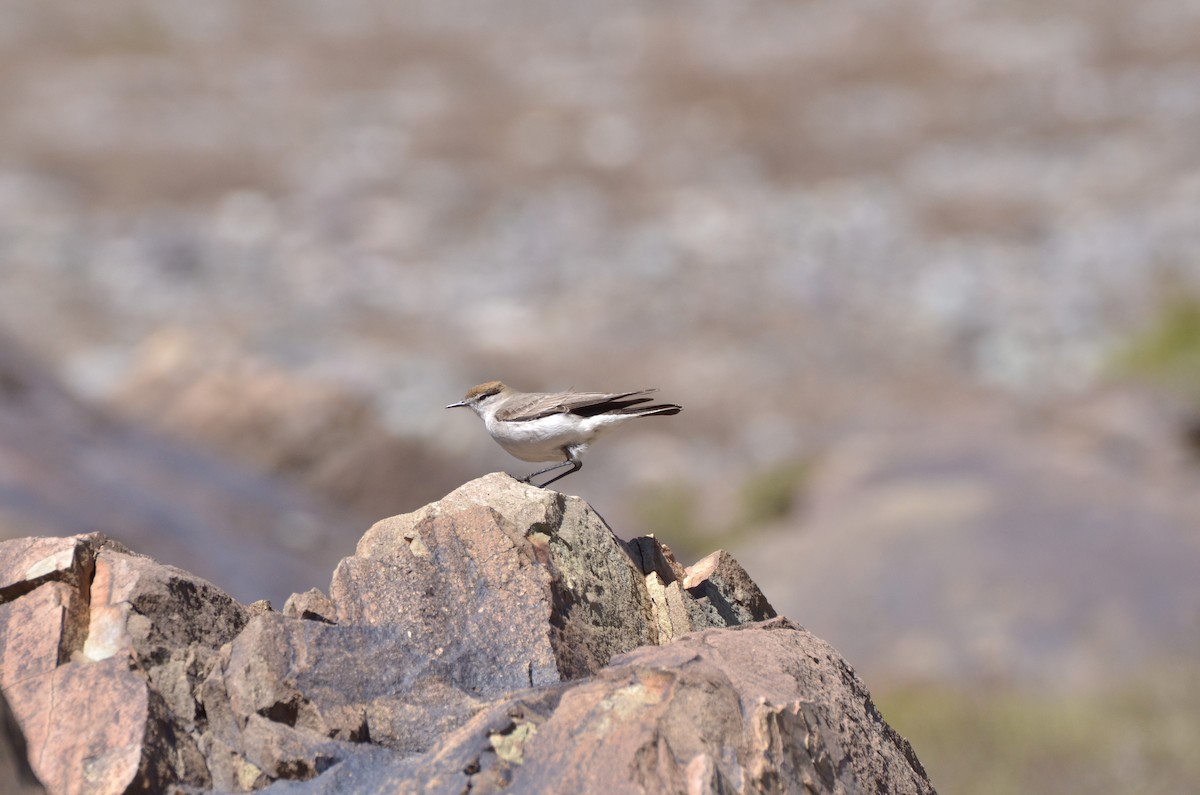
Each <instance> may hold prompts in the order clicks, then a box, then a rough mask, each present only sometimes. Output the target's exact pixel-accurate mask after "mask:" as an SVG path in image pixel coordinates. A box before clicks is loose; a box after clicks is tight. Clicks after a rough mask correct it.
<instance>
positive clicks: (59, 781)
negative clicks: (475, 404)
mask: <svg viewBox="0 0 1200 795" xmlns="http://www.w3.org/2000/svg"><path fill="white" fill-rule="evenodd" d="M0 564H2V565H0V598H2V599H3V600H4V601H3V602H2V603H0V688H2V689H3V691H4V693H5V694H6V696H7V697H8V698H9V699H10V702H11V705H12V709H13V712H14V714H15V715H16V717H17V720H18V722H19V723H20V725H21V727H22V728H23V730H24V733H25V737H26V738H27V739H28V747H29V758H30V759H31V760H32V761H33V769H34V770H35V771H36V772H37V774H38V776H39V777H40V778H41V780H42V781H43V782H45V784H46V786H47V789H48V791H49V792H51V793H75V792H89V793H91V792H103V793H108V792H113V793H123V792H143V791H150V792H159V791H164V790H169V789H176V790H179V789H182V790H185V791H188V792H207V791H215V792H244V791H249V790H253V789H260V788H263V787H268V788H269V789H270V790H271V791H277V792H302V793H351V792H353V793H359V792H418V791H431V792H455V793H458V792H463V791H466V790H468V789H469V790H470V791H472V792H489V791H496V790H498V789H505V788H509V789H510V791H519V792H559V791H563V790H564V788H565V789H568V790H572V791H590V790H595V789H605V790H606V791H607V790H611V791H614V792H626V791H627V792H635V791H639V792H640V791H655V792H659V791H661V792H714V793H717V792H735V791H746V790H747V789H750V790H754V791H763V792H774V791H779V792H783V791H798V790H800V789H802V788H808V791H816V792H843V791H852V790H859V789H866V788H871V789H882V790H886V791H894V792H901V793H908V792H912V793H924V792H932V788H931V787H930V786H929V783H928V780H927V779H926V778H925V775H924V772H923V771H922V770H921V767H920V764H919V763H918V762H917V761H916V757H915V756H914V755H913V754H912V751H911V749H910V748H909V747H908V745H907V743H905V742H904V741H903V740H902V739H901V738H899V737H898V736H896V735H895V733H894V732H892V731H891V729H890V728H888V727H887V725H886V724H885V723H883V721H882V719H881V718H880V717H879V715H878V713H877V712H875V710H874V707H873V706H871V703H870V699H869V697H868V695H867V692H866V688H865V687H864V686H863V685H862V683H861V682H860V681H859V680H858V678H857V677H856V676H855V675H854V673H853V671H851V670H850V668H849V666H848V665H847V664H846V663H845V662H844V661H843V660H842V659H841V658H840V657H838V656H837V654H836V653H835V652H833V651H832V649H830V648H829V647H828V646H826V645H825V644H824V643H822V642H821V641H819V640H817V639H816V638H814V637H813V636H811V635H810V634H809V633H807V632H806V631H804V630H803V629H801V628H800V627H798V626H796V625H794V624H792V623H790V622H788V621H786V620H783V619H777V618H774V611H773V610H772V608H771V606H770V604H769V603H768V602H767V600H766V598H765V597H764V596H763V594H762V593H761V591H759V589H758V588H757V586H755V585H754V583H753V581H752V580H751V579H750V577H749V576H748V575H747V574H746V572H745V571H744V570H743V569H742V567H741V566H740V565H738V563H737V562H736V561H735V560H734V559H733V558H732V557H730V556H729V555H728V554H726V553H724V552H718V553H714V554H713V555H710V556H709V557H708V558H705V559H704V560H703V561H701V562H700V563H698V564H696V565H695V566H692V567H685V566H682V565H681V564H680V563H679V562H678V561H676V560H675V558H674V556H673V555H672V553H671V551H670V549H668V548H667V547H665V546H663V545H662V544H660V543H659V542H657V541H656V540H655V539H653V538H640V539H635V540H634V541H631V542H624V541H621V540H620V539H618V538H617V537H616V536H615V535H613V533H612V531H611V530H610V529H609V528H608V526H607V525H605V524H604V522H603V520H602V519H601V518H600V517H599V516H598V515H597V514H596V513H595V512H594V511H593V510H592V509H591V508H590V507H589V506H588V505H587V504H586V503H584V502H583V501H581V500H579V499H577V498H571V497H566V496H564V495H562V494H558V493H556V492H553V491H546V490H543V489H538V488H535V487H531V486H528V485H525V484H521V483H519V482H517V481H515V480H513V479H512V478H510V477H508V476H507V475H502V474H494V475H489V476H487V477H484V478H480V479H478V480H476V481H472V482H470V483H468V484H466V485H465V486H463V487H461V488H459V489H457V490H456V491H454V492H452V493H451V494H449V495H447V496H446V497H445V498H444V499H442V500H440V501H438V502H436V503H432V504H430V505H427V506H425V507H424V508H422V509H420V510H418V511H415V512H413V513H410V514H405V515H402V516H396V517H392V518H390V519H385V520H383V521H381V522H379V523H377V524H376V525H375V526H374V527H372V528H371V529H370V530H368V531H367V533H366V534H365V535H364V536H363V537H362V539H361V540H360V542H359V544H358V548H357V552H356V554H355V555H353V556H352V557H349V558H346V559H344V560H343V561H342V562H341V563H340V564H339V565H338V566H337V568H336V570H335V571H334V574H333V579H332V583H331V585H330V589H329V593H328V595H326V594H325V593H323V592H321V591H318V590H316V589H313V590H310V591H308V592H306V593H303V594H294V595H293V596H292V597H291V598H290V599H289V600H288V601H287V604H286V606H285V607H284V611H283V612H282V613H276V612H274V611H272V610H271V609H270V606H269V605H268V604H266V603H265V602H263V603H255V604H254V605H251V606H248V607H243V606H242V605H239V604H238V603H237V602H235V601H234V600H233V599H231V598H230V597H229V596H227V595H226V594H224V593H223V592H221V591H220V590H219V589H217V588H216V587H214V586H213V585H212V584H210V583H207V582H205V581H204V580H201V579H200V578H197V577H194V576H192V575H190V574H188V573H187V572H183V571H181V570H179V569H176V568H174V567H171V566H165V565H162V564H159V563H157V562H155V561H153V560H151V559H149V558H146V557H144V556H142V555H138V554H136V553H133V552H131V551H130V550H128V549H125V548H123V547H120V546H119V545H114V544H112V543H111V542H110V541H108V540H107V539H106V538H104V537H103V536H100V535H98V534H92V535H88V536H75V537H71V538H65V539H21V540H19V541H10V542H5V543H0ZM695 630H703V631H702V632H695Z"/></svg>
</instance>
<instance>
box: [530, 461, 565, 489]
mask: <svg viewBox="0 0 1200 795" xmlns="http://www.w3.org/2000/svg"><path fill="white" fill-rule="evenodd" d="M570 465H571V459H570V458H568V459H567V460H566V461H559V462H558V463H557V464H551V465H550V466H548V467H546V468H545V469H539V470H538V471H537V472H530V473H529V474H528V475H526V476H525V477H523V478H521V482H522V483H530V484H532V483H533V479H534V478H536V477H537V476H538V475H544V474H545V473H547V472H553V471H554V470H556V469H562V468H563V467H565V466H570ZM572 471H574V470H572ZM563 474H566V475H569V474H571V473H570V472H564V473H563ZM560 477H561V476H560Z"/></svg>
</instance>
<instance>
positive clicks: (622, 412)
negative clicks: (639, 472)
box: [446, 381, 683, 489]
mask: <svg viewBox="0 0 1200 795" xmlns="http://www.w3.org/2000/svg"><path fill="white" fill-rule="evenodd" d="M657 391H658V390H657V389H635V390H633V391H631V392H575V391H567V392H518V391H517V390H515V389H513V388H512V387H509V386H506V385H504V384H503V383H501V382H499V381H486V382H484V383H482V384H479V385H477V386H473V387H471V388H470V389H468V390H467V394H466V396H465V397H464V398H463V399H462V400H460V401H458V402H457V403H451V404H450V405H448V406H446V408H448V409H454V408H460V407H465V408H469V409H471V410H472V411H474V412H475V413H476V414H478V415H479V417H480V418H481V419H482V420H483V424H484V426H485V427H486V428H487V432H488V433H489V434H491V437H492V438H493V439H495V440H496V443H497V444H499V445H500V446H501V447H503V448H504V449H505V450H506V451H507V452H508V453H509V454H510V455H513V456H515V457H516V458H519V459H521V460H522V461H531V462H545V461H554V462H556V463H554V464H552V465H551V466H548V467H545V468H544V469H539V470H537V471H536V472H533V473H531V474H529V475H526V476H525V477H523V478H521V482H522V483H529V484H531V485H537V484H535V483H533V478H535V477H537V476H538V475H544V474H546V473H547V472H553V471H554V470H556V469H562V468H563V467H567V466H569V467H571V468H570V469H568V470H567V471H566V472H562V473H560V474H558V475H555V476H554V477H552V478H550V479H549V480H547V481H546V482H545V483H542V484H541V486H540V488H543V489H544V488H546V487H547V486H549V485H550V484H551V483H553V482H555V481H556V480H560V479H562V478H565V477H566V476H567V475H570V474H572V473H574V472H578V471H579V470H580V469H581V468H582V467H583V460H582V459H583V454H584V452H585V451H586V450H587V449H588V447H589V446H590V445H591V443H592V442H594V441H595V440H596V439H597V438H598V437H599V436H601V435H602V434H604V433H607V432H608V431H611V430H612V429H613V428H616V427H618V426H620V425H624V424H625V423H627V422H629V421H630V420H634V419H637V418H638V417H655V416H661V417H665V416H669V415H672V414H678V413H679V412H680V411H682V410H683V407H681V406H677V405H675V404H674V403H654V404H652V405H649V406H647V405H644V404H646V403H650V401H651V400H653V398H650V397H647V395H650V394H651V393H653V392H657Z"/></svg>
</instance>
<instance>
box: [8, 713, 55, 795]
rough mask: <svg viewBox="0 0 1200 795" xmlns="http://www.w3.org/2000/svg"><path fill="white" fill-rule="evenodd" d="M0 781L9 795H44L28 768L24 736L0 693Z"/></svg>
mask: <svg viewBox="0 0 1200 795" xmlns="http://www.w3.org/2000/svg"><path fill="white" fill-rule="evenodd" d="M0 781H3V782H5V789H4V791H5V792H6V793H10V795H44V793H45V792H46V789H45V787H43V786H42V783H41V782H40V781H38V779H37V776H36V775H34V772H33V768H31V767H30V766H29V748H28V745H27V744H26V743H25V735H24V734H22V733H21V727H20V726H19V725H18V724H17V719H16V717H14V716H13V713H12V709H11V708H10V707H9V706H8V700H7V699H6V698H5V697H4V694H3V693H0Z"/></svg>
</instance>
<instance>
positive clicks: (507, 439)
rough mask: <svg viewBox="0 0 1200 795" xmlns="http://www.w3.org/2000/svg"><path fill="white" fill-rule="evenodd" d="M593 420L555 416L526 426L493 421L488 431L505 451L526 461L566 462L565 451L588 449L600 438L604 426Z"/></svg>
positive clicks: (532, 421)
mask: <svg viewBox="0 0 1200 795" xmlns="http://www.w3.org/2000/svg"><path fill="white" fill-rule="evenodd" d="M593 419H594V418H581V417H574V416H571V415H568V414H552V415H550V416H549V417H542V418H540V419H536V420H528V421H526V422H501V421H498V420H492V421H490V422H488V423H487V429H488V433H490V434H491V435H492V438H493V439H495V440H496V442H497V443H498V444H499V445H500V446H501V447H503V448H504V449H505V450H506V451H508V453H509V454H510V455H512V456H515V457H516V458H519V459H521V460H522V461H565V460H566V458H567V456H566V454H565V453H563V448H564V447H567V446H575V447H577V448H578V447H586V446H587V445H588V443H589V442H591V441H592V439H594V438H596V436H597V434H598V433H599V432H600V430H601V429H602V427H603V426H602V425H599V424H598V423H595V422H593V421H592V420H593ZM598 425H599V427H598ZM579 452H582V450H579Z"/></svg>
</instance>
